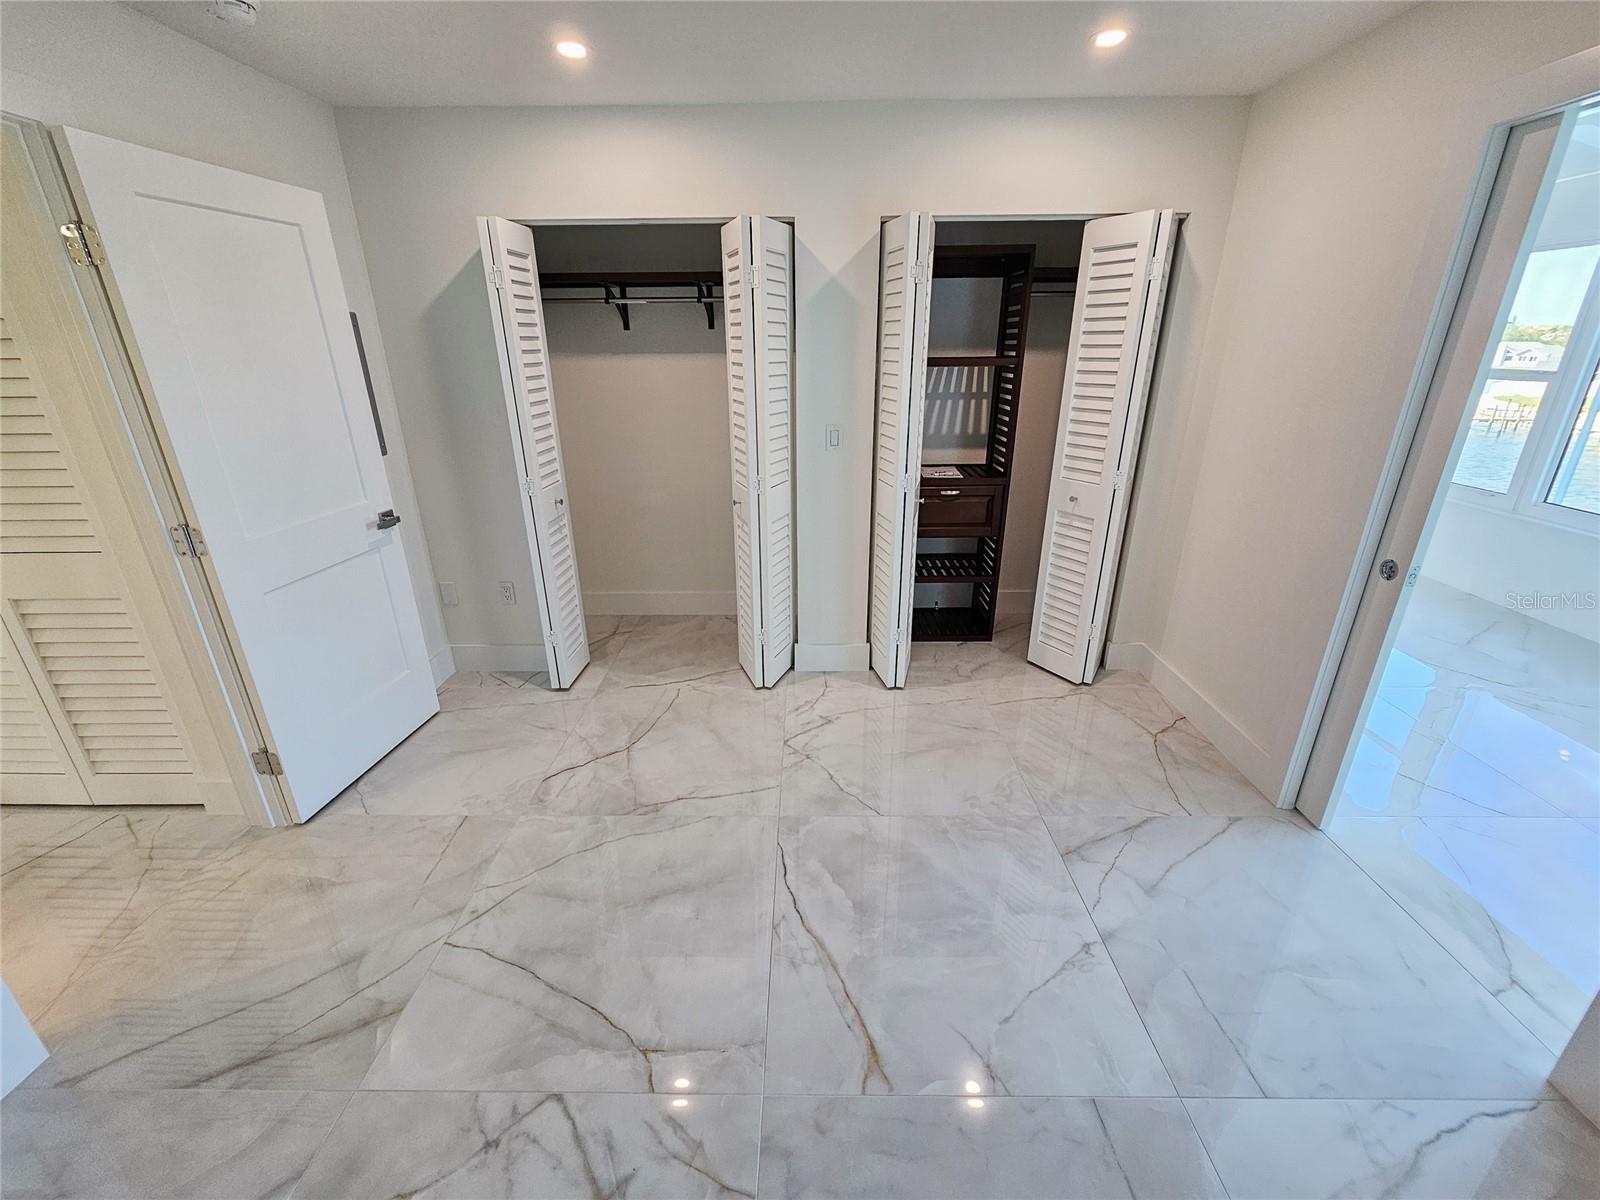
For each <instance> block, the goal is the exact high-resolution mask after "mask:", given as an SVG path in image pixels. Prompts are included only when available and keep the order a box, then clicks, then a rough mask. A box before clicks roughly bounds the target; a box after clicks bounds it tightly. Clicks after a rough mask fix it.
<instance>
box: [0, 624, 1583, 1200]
mask: <svg viewBox="0 0 1600 1200" xmlns="http://www.w3.org/2000/svg"><path fill="white" fill-rule="evenodd" d="M592 624H593V627H594V631H595V640H596V651H595V661H594V664H593V665H592V666H591V667H590V669H589V671H587V672H585V675H584V677H583V678H582V679H581V680H580V684H579V686H578V687H577V688H575V689H573V691H571V692H568V693H559V694H558V693H552V692H550V691H548V690H547V689H546V688H545V687H543V686H542V684H543V681H542V680H540V679H538V678H536V677H530V676H528V675H518V674H504V675H486V676H463V677H458V678H457V679H453V680H451V681H450V683H449V684H448V685H447V686H446V688H445V689H444V691H443V693H442V695H441V703H442V708H443V710H444V711H443V712H442V713H441V714H440V716H439V717H438V718H435V720H434V721H432V722H429V724H428V725H426V726H424V727H423V729H421V730H419V731H418V732H417V733H416V734H415V735H413V736H412V738H410V739H408V740H407V741H406V742H405V743H404V744H402V745H401V746H400V747H399V748H397V749H396V750H395V751H394V752H393V753H392V754H391V755H389V756H388V757H387V758H386V759H385V760H384V761H383V762H382V763H380V764H378V765H377V766H376V767H374V768H373V770H372V771H370V772H368V774H367V775H366V776H365V777H364V778H363V779H362V780H361V781H359V782H358V783H357V784H356V785H354V786H352V788H351V789H349V790H348V791H347V792H346V794H345V795H344V796H342V797H341V798H340V799H339V800H338V801H336V802H335V804H333V805H331V806H330V807H329V809H328V810H326V811H325V812H324V813H323V814H321V815H319V816H318V817H317V818H316V819H315V820H313V821H312V822H310V823H309V824H307V825H305V826H302V827H300V828H297V829H289V830H279V831H262V830H255V829H249V828H245V827H242V826H240V825H239V824H237V823H236V822H232V821H228V820H225V819H221V818H211V817H205V816H202V815H196V814H192V813H186V812H182V811H174V810H162V811H144V812H137V813H134V812H127V811H114V810H102V811H95V812H89V813H85V812H83V811H82V810H72V811H67V810H55V811H43V810H8V811H6V812H5V813H3V814H0V856H3V870H4V874H3V876H0V973H3V974H4V977H5V979H6V981H7V983H8V984H9V985H10V986H11V987H12V989H13V991H14V992H15V993H16V995H17V997H18V999H19V1001H20V1003H21V1004H22V1007H23V1008H24V1010H25V1011H26V1012H27V1013H28V1014H29V1016H30V1017H31V1018H32V1019H33V1021H34V1022H35V1024H36V1026H37V1027H38V1029H39V1031H40V1034H41V1036H42V1037H43V1038H44V1040H45V1042H46V1043H47V1045H48V1046H49V1047H50V1048H51V1050H52V1057H51V1059H50V1060H49V1061H48V1062H47V1063H46V1064H45V1066H44V1067H42V1068H40V1070H39V1071H37V1072H35V1074H34V1075H33V1076H32V1077H31V1078H30V1079H29V1080H27V1081H26V1082H25V1084H24V1085H23V1086H22V1087H21V1088H19V1089H18V1090H17V1091H15V1092H13V1093H12V1094H11V1095H10V1096H9V1097H7V1098H6V1099H5V1100H4V1102H3V1104H0V1192H3V1194H4V1195H5V1196H6V1197H13V1196H15V1197H24V1196H49V1197H69V1196H83V1197H90V1196H107V1197H134V1198H139V1200H145V1198H156V1197H177V1196H196V1197H212V1198H215V1197H227V1198H233V1197H255V1196H272V1197H289V1196H292V1197H298V1198H305V1197H367V1196H417V1197H453V1198H454V1197H463V1198H464V1197H510V1196H516V1197H544V1198H563V1200H564V1198H568V1197H572V1198H578V1197H585V1198H587V1197H629V1198H634V1200H638V1198H640V1197H713V1196H715V1197H724V1196H735V1197H737V1196H757V1195H759V1196H761V1197H764V1198H778V1197H800V1196H816V1197H868V1198H889V1197H908V1198H915V1200H933V1198H937V1197H969V1198H973V1200H1025V1198H1032V1197H1039V1198H1044V1197H1050V1198H1052V1200H1059V1198H1062V1197H1083V1198H1094V1200H1100V1198H1102V1197H1120V1196H1138V1197H1190V1196H1192V1197H1227V1196H1233V1197H1246V1196H1260V1197H1279V1196H1336V1195H1337V1196H1367V1195H1372V1196H1377V1195H1385V1196H1417V1197H1462V1196H1507V1197H1519V1198H1521V1197H1530V1196H1539V1197H1545V1196H1549V1197H1558V1196H1559V1197H1565V1196H1572V1197H1589V1196H1593V1195H1595V1194H1597V1193H1600V1134H1597V1132H1596V1130H1595V1129H1594V1127H1593V1126H1591V1125H1590V1124H1589V1123H1588V1122H1587V1121H1586V1120H1585V1119H1584V1118H1583V1117H1582V1116H1580V1115H1578V1114H1577V1113H1576V1111H1575V1110H1573V1109H1572V1108H1571V1107H1570V1106H1569V1105H1568V1104H1567V1103H1566V1102H1565V1101H1563V1100H1561V1099H1559V1098H1558V1097H1556V1096H1555V1095H1554V1093H1552V1092H1551V1091H1550V1090H1549V1088H1548V1087H1547V1085H1546V1084H1545V1082H1544V1080H1545V1077H1546V1075H1547V1073H1548V1071H1549V1069H1550V1067H1551V1065H1552V1063H1553V1062H1554V1054H1553V1053H1552V1051H1551V1049H1550V1047H1548V1046H1547V1045H1545V1044H1543V1043H1542V1042H1541V1041H1540V1040H1539V1038H1537V1037H1536V1036H1534V1034H1533V1033H1530V1032H1529V1029H1528V1028H1527V1027H1525V1025H1524V1024H1523V1023H1522V1022H1521V1021H1520V1020H1518V1019H1517V1018H1516V1017H1515V1016H1513V1014H1512V1012H1511V1011H1510V1010H1508V1008H1507V1006H1506V1005H1505V1004H1504V1003H1503V998H1501V999H1497V998H1496V996H1495V994H1494V992H1493V989H1492V988H1491V987H1489V986H1486V985H1485V984H1484V983H1483V982H1481V981H1480V980H1479V979H1478V978H1475V977H1474V974H1473V973H1472V971H1471V968H1470V966H1467V965H1464V964H1463V963H1462V962H1461V961H1458V958H1457V956H1455V955H1454V954H1453V953H1452V952H1451V950H1450V949H1449V948H1448V947H1447V946H1446V945H1445V944H1442V941H1443V939H1442V938H1441V937H1440V935H1439V934H1438V933H1436V932H1435V931H1433V930H1432V929H1430V928H1427V927H1426V925H1425V923H1423V924H1419V922H1418V921H1417V920H1416V919H1414V918H1413V917H1412V916H1411V915H1409V914H1408V913H1407V912H1406V911H1405V909H1404V908H1403V907H1402V906H1401V902H1398V901H1397V900H1396V898H1394V897H1392V896H1391V895H1390V894H1388V893H1387V892H1386V891H1385V890H1384V889H1382V888H1380V887H1379V886H1378V885H1377V884H1376V883H1374V882H1373V880H1372V878H1370V877H1369V876H1368V874H1367V873H1365V872H1364V871H1363V870H1361V869H1360V868H1358V867H1357V866H1356V865H1355V863H1354V862H1352V860H1351V858H1350V857H1349V856H1348V855H1347V854H1346V852H1345V851H1344V850H1343V849H1341V847H1340V846H1339V845H1338V844H1336V843H1335V842H1334V841H1332V840H1330V839H1329V838H1328V837H1326V836H1324V835H1323V834H1322V833H1319V832H1317V831H1316V830H1313V829H1312V828H1310V826H1309V825H1307V824H1306V822H1304V821H1303V820H1302V819H1301V818H1299V817H1298V816H1297V815H1296V814H1293V813H1283V812H1279V811H1277V810H1274V809H1272V808H1270V807H1269V806H1268V804H1267V802H1266V801H1265V800H1264V799H1263V798H1262V797H1261V796H1260V795H1259V794H1257V793H1256V792H1255V791H1254V790H1253V789H1252V788H1251V787H1250V786H1249V784H1248V783H1247V782H1246V781H1245V780H1244V779H1243V778H1241V777H1240V776H1239V775H1238V774H1237V773H1236V772H1234V771H1233V770H1232V768H1231V767H1229V766H1228V764H1227V763H1226V762H1225V760H1223V759H1222V758H1221V757H1220V755H1218V754H1217V752H1216V751H1215V750H1214V749H1213V748H1212V747H1211V746H1210V745H1209V744H1208V743H1207V742H1206V741H1205V739H1204V738H1202V737H1201V736H1200V735H1199V734H1198V733H1197V732H1196V731H1195V730H1193V729H1192V727H1190V725H1189V723H1188V722H1187V721H1185V720H1184V719H1183V718H1182V717H1181V715H1180V714H1179V713H1177V712H1176V711H1174V710H1173V709H1172V708H1171V707H1170V706H1169V705H1167V703H1166V702H1165V700H1163V699H1162V698H1161V696H1160V695H1159V694H1158V693H1156V692H1155V691H1154V689H1152V688H1151V687H1150V686H1149V685H1148V684H1146V683H1145V682H1144V681H1143V680H1141V679H1139V678H1137V677H1134V676H1130V675H1126V674H1120V673H1115V672H1112V673H1107V674H1106V675H1104V676H1103V677H1102V678H1101V679H1100V680H1099V681H1098V682H1097V683H1096V684H1095V685H1094V686H1093V687H1092V688H1088V689H1083V688H1073V687H1071V686H1070V685H1065V684H1063V683H1061V681H1059V680H1057V679H1055V678H1054V677H1053V676H1049V675H1046V674H1045V673H1043V672H1040V671H1038V670H1036V669H1035V668H1033V667H1031V666H1029V665H1028V664H1027V663H1026V661H1025V658H1024V653H1025V649H1026V646H1025V643H1026V627H1025V625H1018V624H1011V625H1009V626H1008V627H1007V628H1005V629H1003V630H1002V631H1001V634H1000V636H999V637H998V638H997V640H996V641H995V642H993V643H988V644H971V645H941V646H938V647H929V648H927V649H926V652H924V648H922V647H918V648H917V652H916V654H915V656H914V658H913V667H912V683H913V685H914V686H912V687H910V688H908V689H907V690H906V691H905V692H903V693H890V692H887V691H885V690H884V689H883V688H881V687H880V686H879V685H878V683H877V681H876V680H875V679H874V678H873V677H871V676H855V675H838V674H835V675H826V676H820V675H819V676H809V677H808V676H801V675H791V676H790V677H789V678H787V679H786V680H784V681H783V683H782V684H781V685H780V686H779V687H778V688H776V689H774V690H773V691H771V692H768V693H759V692H755V691H753V690H752V689H750V688H749V687H748V686H747V685H746V684H744V683H743V682H742V678H741V677H740V676H739V675H738V674H737V672H738V667H737V663H736V661H735V659H734V656H733V648H734V641H733V630H732V624H731V622H730V621H727V620H726V619H722V618H704V617H700V618H628V619H616V618H606V619H596V620H595V621H594V622H593V623H592ZM1568 819H1570V818H1568Z"/></svg>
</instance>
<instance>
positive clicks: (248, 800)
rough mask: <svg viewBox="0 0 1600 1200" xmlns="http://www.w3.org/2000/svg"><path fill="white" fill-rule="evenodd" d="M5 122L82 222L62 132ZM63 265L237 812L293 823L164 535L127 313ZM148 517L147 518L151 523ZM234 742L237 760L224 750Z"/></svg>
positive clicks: (199, 597) (174, 506)
mask: <svg viewBox="0 0 1600 1200" xmlns="http://www.w3.org/2000/svg"><path fill="white" fill-rule="evenodd" d="M3 117H4V120H5V122H6V123H7V124H8V125H11V126H13V127H14V128H16V129H17V130H18V131H19V132H20V133H21V135H22V142H23V147H24V150H25V152H26V154H27V157H28V160H29V163H30V165H31V166H32V168H33V173H34V178H35V181H36V182H37V184H38V186H39V190H40V192H41V193H42V195H43V198H44V203H45V206H46V209H47V211H48V213H49V217H50V219H51V220H52V221H54V222H56V223H57V224H67V223H70V222H76V221H82V220H84V216H83V212H84V209H83V208H82V206H81V204H80V199H79V191H78V189H77V188H76V187H75V186H74V184H73V181H72V178H71V174H70V172H69V171H68V170H67V168H66V166H65V163H64V161H63V159H62V156H61V154H60V152H59V150H58V149H57V145H56V140H55V139H56V138H57V137H59V136H60V133H59V130H58V129H57V128H54V127H47V126H45V125H44V124H43V123H41V122H38V121H34V120H31V119H28V118H25V117H20V116H16V115H13V114H11V113H9V112H8V113H4V114H3ZM61 265H62V267H63V270H64V271H65V272H69V273H70V276H71V279H72V281H73V282H74V283H75V285H76V289H75V290H76V292H77V296H78V299H79V301H80V302H81V304H82V311H83V313H84V316H85V319H86V321H87V323H88V334H89V336H90V337H92V338H93V340H94V342H95V345H96V346H97V348H98V349H99V351H100V354H101V357H102V359H103V361H104V363H105V372H104V374H103V376H102V378H103V379H104V380H105V385H106V386H105V388H104V389H96V392H97V395H96V397H95V399H97V400H104V401H105V402H106V403H107V404H109V405H112V406H114V407H113V408H111V409H109V410H107V411H96V412H95V413H94V414H93V416H94V418H95V422H96V424H97V425H98V426H99V427H100V428H101V429H102V430H110V429H118V430H121V431H122V432H123V434H124V435H125V436H123V437H122V438H119V439H112V438H110V437H107V438H106V439H105V443H104V444H105V447H106V450H107V452H108V455H109V457H110V458H111V461H112V464H113V470H114V471H115V473H116V475H117V482H118V484H119V485H120V486H121V487H122V489H123V491H124V493H125V494H127V495H141V494H142V495H145V496H148V497H149V499H150V503H151V506H152V508H151V509H147V510H144V511H135V512H132V513H131V514H130V515H131V517H132V519H133V523H134V525H135V527H136V528H137V530H138V533H139V537H140V541H141V542H142V550H143V552H144V555H145V557H146V558H147V559H148V561H149V563H150V565H151V573H152V575H153V576H154V578H155V581H156V585H157V587H158V588H159V590H160V592H161V594H162V598H163V600H164V601H165V603H166V605H167V608H168V611H169V612H170V613H171V614H173V618H174V624H175V625H176V626H177V628H178V631H179V635H180V637H181V638H182V640H183V642H184V649H185V652H186V657H187V659H188V662H189V665H190V667H191V669H192V670H193V678H194V681H195V685H196V690H197V691H198V692H199V694H200V697H201V701H202V704H203V706H204V708H205V717H206V719H207V720H209V721H210V723H211V725H212V727H213V728H214V729H215V730H216V731H217V735H218V737H219V740H221V741H222V744H223V746H224V748H225V749H227V750H229V751H230V752H229V753H227V754H226V755H225V758H226V760H227V765H228V772H229V775H230V777H231V778H232V780H233V783H234V791H235V794H236V796H237V798H238V801H239V811H240V814H241V815H242V816H243V817H244V819H245V820H247V821H249V822H251V823H252V824H256V825H264V826H280V825H289V824H293V823H294V817H293V810H292V808H291V807H290V804H289V800H288V796H287V795H286V794H285V792H284V790H283V788H282V785H281V783H280V782H279V779H278V777H277V776H273V775H259V774H257V773H256V771H255V769H254V766H253V764H252V762H251V757H250V756H251V754H252V752H253V751H254V750H256V749H257V748H258V747H262V746H267V747H269V748H270V746H271V742H270V741H269V739H268V737H267V734H266V725H265V722H263V721H262V720H261V718H260V713H259V709H258V707H257V704H256V700H255V696H254V692H253V691H252V689H251V687H250V684H249V681H248V675H247V674H246V672H245V670H244V663H243V658H242V657H241V656H240V655H239V654H238V652H237V649H236V643H235V642H234V640H233V638H232V636H231V632H230V631H231V625H230V623H229V619H228V615H227V607H226V605H225V603H224V601H223V597H222V595H221V593H220V592H219V591H218V590H217V589H216V588H215V587H214V585H213V583H212V581H211V580H210V579H209V578H208V576H207V575H206V572H205V570H204V567H203V565H202V563H201V561H200V560H198V559H196V558H194V557H191V556H182V557H180V556H179V555H177V554H175V553H174V552H173V548H172V547H173V543H172V541H171V535H170V534H169V533H168V529H169V528H170V527H172V526H176V525H185V524H189V525H193V524H196V523H197V522H195V520H194V519H193V517H192V515H191V514H192V508H191V506H190V505H188V504H187V503H186V498H185V496H184V493H183V491H182V488H181V482H180V478H181V477H180V476H179V475H178V473H177V471H176V469H175V459H174V458H173V456H172V455H171V454H170V452H169V447H168V446H167V444H166V442H165V439H164V436H163V433H162V431H161V426H160V424H159V422H157V421H156V420H155V419H154V413H153V407H152V405H151V404H150V401H149V397H150V389H149V383H148V378H147V377H146V375H145V374H144V372H143V369H142V366H141V365H140V363H139V358H138V353H137V349H136V346H135V343H134V341H133V339H132V336H131V334H130V333H129V332H128V330H129V329H130V328H131V327H130V326H129V325H128V323H127V318H126V314H124V313H123V312H122V311H121V310H120V307H119V306H118V304H117V303H116V301H115V299H114V297H113V295H112V292H111V289H110V288H108V286H107V282H106V279H105V276H104V275H103V274H102V272H101V270H100V268H99V267H98V266H97V265H93V264H78V263H73V262H70V261H69V260H68V259H67V256H66V253H65V251H64V250H63V252H62V259H61ZM152 510H153V511H152ZM152 515H153V516H154V518H155V519H154V520H151V519H150V517H151V516H152ZM202 664H204V665H202ZM235 745H236V746H237V747H238V753H237V754H234V753H231V749H232V747H233V746H235Z"/></svg>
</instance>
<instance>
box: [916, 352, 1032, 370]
mask: <svg viewBox="0 0 1600 1200" xmlns="http://www.w3.org/2000/svg"><path fill="white" fill-rule="evenodd" d="M1021 361H1022V355H1020V354H930V355H929V356H928V365H929V366H930V367H1014V366H1016V365H1017V364H1018V363H1020V362H1021Z"/></svg>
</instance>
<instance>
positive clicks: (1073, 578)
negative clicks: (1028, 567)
mask: <svg viewBox="0 0 1600 1200" xmlns="http://www.w3.org/2000/svg"><path fill="white" fill-rule="evenodd" d="M1175 226H1176V220H1175V217H1174V214H1173V213H1172V212H1170V211H1159V212H1157V211H1152V212H1140V213H1128V214H1126V215H1123V216H1119V217H1103V218H1101V219H1099V220H1097V221H1090V222H1088V223H1087V224H1085V226H1084V231H1083V249H1082V252H1081V255H1080V259H1079V264H1078V292H1077V298H1076V299H1075V300H1074V302H1073V307H1072V330H1071V347H1070V350H1069V353H1068V356H1067V372H1066V383H1065V387H1064V390H1063V393H1062V398H1061V415H1060V418H1059V423H1058V425H1057V428H1056V451H1055V459H1054V464H1055V470H1054V473H1053V475H1052V476H1051V480H1050V500H1049V505H1048V507H1047V509H1046V512H1045V530H1044V545H1043V547H1042V548H1041V552H1040V555H1039V582H1038V588H1037V591H1036V593H1035V597H1034V611H1033V631H1032V636H1031V637H1030V639H1029V642H1028V661H1029V662H1032V663H1034V664H1036V665H1038V666H1041V667H1044V668H1045V669H1046V670H1049V671H1053V672H1055V673H1056V674H1057V675H1060V676H1061V677H1063V678H1064V679H1069V680H1071V681H1072V682H1074V683H1087V682H1089V681H1090V680H1091V679H1093V677H1094V673H1095V671H1096V669H1097V668H1098V666H1099V659H1100V651H1101V645H1102V642H1103V640H1104V633H1105V624H1106V616H1107V613H1108V611H1109V608H1110V603H1111V589H1112V585H1113V582H1114V581H1115V579H1116V570H1117V557H1118V554H1119V552H1120V549H1121V543H1122V528H1123V523H1124V521H1125V520H1126V517H1127V507H1128V493H1129V491H1130V490H1131V488H1132V484H1133V466H1134V463H1135V461H1136V460H1137V458H1138V452H1139V434H1140V429H1141V427H1142V426H1143V423H1144V409H1145V399H1146V397H1147V396H1148V395H1149V390H1150V372H1151V368H1152V365H1153V363H1154V359H1155V349H1156V340H1157V336H1158V334H1159V331H1160V327H1161V307H1162V303H1163V300H1164V298H1165V294H1166V281H1167V264H1168V261H1169V259H1170V257H1171V246H1172V239H1173V234H1174V229H1175Z"/></svg>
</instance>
